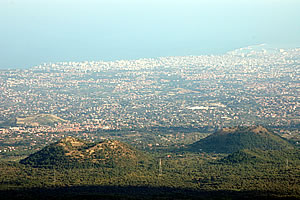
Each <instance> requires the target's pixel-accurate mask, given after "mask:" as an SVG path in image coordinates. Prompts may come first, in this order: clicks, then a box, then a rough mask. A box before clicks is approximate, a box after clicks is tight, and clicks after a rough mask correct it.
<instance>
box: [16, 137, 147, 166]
mask: <svg viewBox="0 0 300 200" xmlns="http://www.w3.org/2000/svg"><path fill="white" fill-rule="evenodd" d="M150 160H151V156H149V155H146V154H145V153H143V152H141V151H139V150H136V149H135V148H133V147H132V146H130V145H128V144H125V143H123V142H120V141H116V140H105V141H102V142H99V143H88V142H86V141H83V140H79V139H76V138H73V137H66V138H64V139H62V140H60V141H58V142H56V143H53V144H51V145H49V146H46V147H45V148H43V149H42V150H40V151H38V152H36V153H34V154H32V155H30V156H29V157H27V158H25V159H23V160H21V161H20V163H22V164H29V165H32V166H36V167H62V168H65V167H80V168H82V167H97V166H101V167H135V166H137V165H143V164H147V163H149V162H150Z"/></svg>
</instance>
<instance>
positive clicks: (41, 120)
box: [16, 114, 67, 126]
mask: <svg viewBox="0 0 300 200" xmlns="http://www.w3.org/2000/svg"><path fill="white" fill-rule="evenodd" d="M16 120H17V122H16V124H17V125H29V126H39V125H48V126H52V125H54V124H57V123H65V122H67V120H64V119H62V118H60V117H57V116H55V115H52V114H37V115H32V116H28V117H25V118H21V117H17V119H16Z"/></svg>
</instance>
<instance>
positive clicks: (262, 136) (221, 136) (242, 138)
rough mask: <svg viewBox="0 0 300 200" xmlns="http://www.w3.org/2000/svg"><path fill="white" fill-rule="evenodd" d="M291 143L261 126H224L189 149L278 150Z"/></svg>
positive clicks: (223, 150) (287, 147) (212, 150)
mask: <svg viewBox="0 0 300 200" xmlns="http://www.w3.org/2000/svg"><path fill="white" fill-rule="evenodd" d="M292 148H293V145H292V144H290V143H289V142H288V141H286V140H285V139H283V138H281V137H280V136H278V135H275V134H274V133H271V132H269V131H268V130H267V129H266V128H264V127H262V126H253V127H235V128H224V129H222V130H221V131H219V132H216V133H214V134H212V135H210V136H208V137H206V138H204V139H202V140H200V141H198V142H195V143H194V144H192V145H190V147H189V150H191V151H196V152H197V151H204V152H213V153H233V152H236V151H239V150H242V149H262V150H280V149H292Z"/></svg>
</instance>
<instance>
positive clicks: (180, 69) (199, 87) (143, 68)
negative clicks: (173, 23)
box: [0, 46, 300, 142]
mask: <svg viewBox="0 0 300 200" xmlns="http://www.w3.org/2000/svg"><path fill="white" fill-rule="evenodd" d="M299 66H300V49H266V48H265V47H264V46H259V47H248V48H243V49H239V50H235V51H232V52H228V53H226V54H224V55H206V56H183V57H163V58H156V59H139V60H121V61H114V62H104V61H99V62H96V61H92V62H61V63H50V64H49V63H48V64H42V65H39V66H36V67H33V68H30V69H27V70H2V71H0V121H2V122H5V121H7V120H10V119H13V118H16V117H26V116H30V115H35V114H38V113H49V114H54V115H56V116H58V117H60V118H63V119H65V120H68V122H69V123H70V124H73V125H72V126H70V125H69V126H70V127H67V126H66V125H65V126H66V127H65V128H64V129H65V130H64V131H67V132H81V133H82V132H89V131H97V130H136V129H150V128H151V127H165V128H168V127H184V128H196V129H197V128H199V129H201V128H203V127H210V128H213V129H217V128H222V127H224V126H235V125H254V124H261V125H264V126H269V127H285V128H286V127H299V122H300V119H299V116H300V115H299V83H300V82H299V72H300V67H299ZM35 128H36V134H39V133H41V132H43V133H48V134H54V133H55V132H62V130H59V128H58V127H48V128H44V129H45V130H43V131H39V129H38V128H37V127H35ZM39 128H40V127H39ZM1 131H2V132H7V131H8V128H3V129H1V130H0V132H1ZM10 131H11V130H10ZM1 140H2V141H4V139H3V138H1V134H0V142H1Z"/></svg>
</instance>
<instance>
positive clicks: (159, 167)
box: [158, 158, 162, 176]
mask: <svg viewBox="0 0 300 200" xmlns="http://www.w3.org/2000/svg"><path fill="white" fill-rule="evenodd" d="M158 170H159V174H158V175H159V176H161V175H162V167H161V158H160V159H159V163H158Z"/></svg>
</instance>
